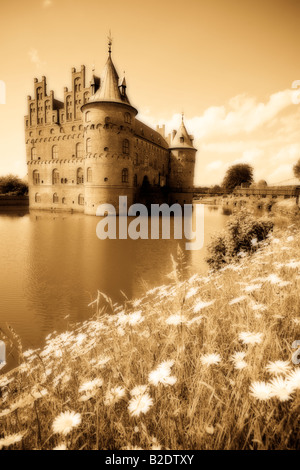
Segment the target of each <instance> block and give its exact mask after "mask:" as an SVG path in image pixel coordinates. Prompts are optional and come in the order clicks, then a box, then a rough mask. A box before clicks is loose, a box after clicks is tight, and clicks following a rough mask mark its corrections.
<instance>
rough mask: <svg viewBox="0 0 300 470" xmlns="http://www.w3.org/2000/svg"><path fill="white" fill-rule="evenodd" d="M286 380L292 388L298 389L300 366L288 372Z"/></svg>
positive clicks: (299, 386) (299, 384)
mask: <svg viewBox="0 0 300 470" xmlns="http://www.w3.org/2000/svg"><path fill="white" fill-rule="evenodd" d="M286 380H287V381H288V382H289V384H290V386H291V387H292V388H293V389H294V390H296V389H300V367H298V369H295V370H293V371H292V372H290V373H289V374H288V375H287V377H286Z"/></svg>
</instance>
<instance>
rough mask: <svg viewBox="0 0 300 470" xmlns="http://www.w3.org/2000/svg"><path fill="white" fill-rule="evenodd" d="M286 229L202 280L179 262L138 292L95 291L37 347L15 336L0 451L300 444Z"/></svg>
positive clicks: (296, 308) (292, 253) (297, 316)
mask: <svg viewBox="0 0 300 470" xmlns="http://www.w3.org/2000/svg"><path fill="white" fill-rule="evenodd" d="M296 228H297V227H296V226H290V227H288V228H286V229H285V228H282V227H281V228H280V229H277V233H276V230H275V232H274V234H273V235H272V236H271V237H269V239H268V240H267V241H266V242H263V244H262V245H261V246H260V248H259V249H258V250H257V251H256V252H255V253H254V254H252V255H250V256H248V255H247V256H246V255H245V256H243V254H241V256H240V261H239V263H237V264H232V265H228V266H226V267H225V268H223V269H222V270H220V271H218V272H215V273H210V274H208V275H207V276H206V277H200V276H196V275H195V276H193V277H190V276H188V274H187V271H186V270H185V266H184V263H183V260H182V259H178V260H177V262H178V264H177V265H176V264H175V261H174V271H173V273H172V276H171V279H170V282H169V283H168V284H166V285H164V286H160V287H157V288H155V289H152V290H150V291H148V292H147V293H145V296H144V297H143V298H140V299H135V300H132V301H129V300H128V301H126V302H124V305H116V304H115V305H112V303H111V301H110V299H108V298H106V297H105V295H103V294H101V293H99V296H98V299H97V302H96V303H95V305H94V308H95V311H96V310H97V313H95V315H94V317H93V318H92V319H91V320H90V321H86V322H84V323H82V324H78V325H69V327H68V331H66V332H65V333H62V334H57V333H53V334H52V335H50V336H49V337H48V338H47V340H46V345H45V347H44V348H43V349H41V350H37V351H25V352H24V353H23V352H21V345H20V344H18V347H19V350H20V354H21V355H22V357H23V362H22V364H21V366H20V367H19V368H18V369H17V370H15V371H12V372H10V373H8V374H6V375H2V376H0V397H1V399H0V448H3V449H55V448H58V449H61V450H63V449H70V450H71V449H103V450H104V449H153V450H155V449H157V450H159V449H171V450H180V449H186V450H187V449H190V450H193V449H296V448H299V447H300V445H299V442H300V429H299V408H300V407H299V405H300V364H299V362H300V354H299V353H297V350H296V349H295V348H293V347H292V345H293V343H294V342H295V341H296V340H300V296H299V291H300V253H299V246H300V236H299V231H298V230H296ZM179 258H180V256H179ZM14 341H16V342H18V341H17V338H16V337H15V338H14ZM294 346H295V344H294ZM297 354H298V355H297Z"/></svg>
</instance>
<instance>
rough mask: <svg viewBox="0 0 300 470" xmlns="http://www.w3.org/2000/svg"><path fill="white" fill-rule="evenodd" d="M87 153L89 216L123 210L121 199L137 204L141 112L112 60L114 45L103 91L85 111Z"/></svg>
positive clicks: (82, 109)
mask: <svg viewBox="0 0 300 470" xmlns="http://www.w3.org/2000/svg"><path fill="white" fill-rule="evenodd" d="M81 111H82V115H83V122H84V129H85V131H84V150H85V168H84V171H85V177H84V186H85V208H84V212H85V214H92V215H95V214H96V210H97V207H98V206H99V205H100V204H104V203H108V204H112V205H113V206H114V207H115V209H116V210H117V209H118V206H119V196H127V202H128V206H130V205H131V204H132V202H133V192H134V182H133V179H134V175H133V146H134V140H133V135H134V121H135V116H136V115H137V110H136V109H135V108H134V107H133V106H131V104H130V102H129V100H128V97H127V94H126V81H125V78H123V79H122V81H121V83H119V77H118V74H117V71H116V69H115V67H114V64H113V62H112V58H111V42H110V43H109V54H108V59H107V62H106V65H105V67H104V70H103V72H102V75H101V79H100V87H99V89H98V90H97V91H96V92H95V94H94V95H92V96H91V97H90V99H89V101H88V102H87V103H85V104H84V105H83V106H82V108H81Z"/></svg>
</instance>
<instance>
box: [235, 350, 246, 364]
mask: <svg viewBox="0 0 300 470" xmlns="http://www.w3.org/2000/svg"><path fill="white" fill-rule="evenodd" d="M245 357H246V353H245V352H244V351H236V352H235V353H233V354H232V356H231V360H232V361H233V362H236V361H242V360H243V359H245Z"/></svg>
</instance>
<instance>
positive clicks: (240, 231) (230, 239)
mask: <svg viewBox="0 0 300 470" xmlns="http://www.w3.org/2000/svg"><path fill="white" fill-rule="evenodd" d="M273 225H274V224H273V222H272V221H271V220H269V219H264V218H260V219H257V218H255V217H254V216H253V215H252V214H251V213H250V212H249V211H247V210H245V209H241V210H240V211H239V212H237V213H234V214H233V216H232V217H231V218H230V220H229V222H228V223H227V225H226V231H224V232H223V233H221V234H218V235H216V236H215V237H214V238H213V239H212V241H211V243H210V244H209V245H208V253H209V256H208V257H207V258H206V261H207V263H208V264H209V265H210V266H211V267H212V268H214V269H219V268H221V267H222V266H223V265H224V264H226V263H231V262H232V261H234V260H236V259H237V257H238V255H239V254H240V253H241V252H244V253H251V252H253V251H255V250H256V249H257V246H259V245H258V244H259V242H261V241H262V240H265V239H266V238H267V236H268V234H269V233H270V231H271V230H272V229H273Z"/></svg>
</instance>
